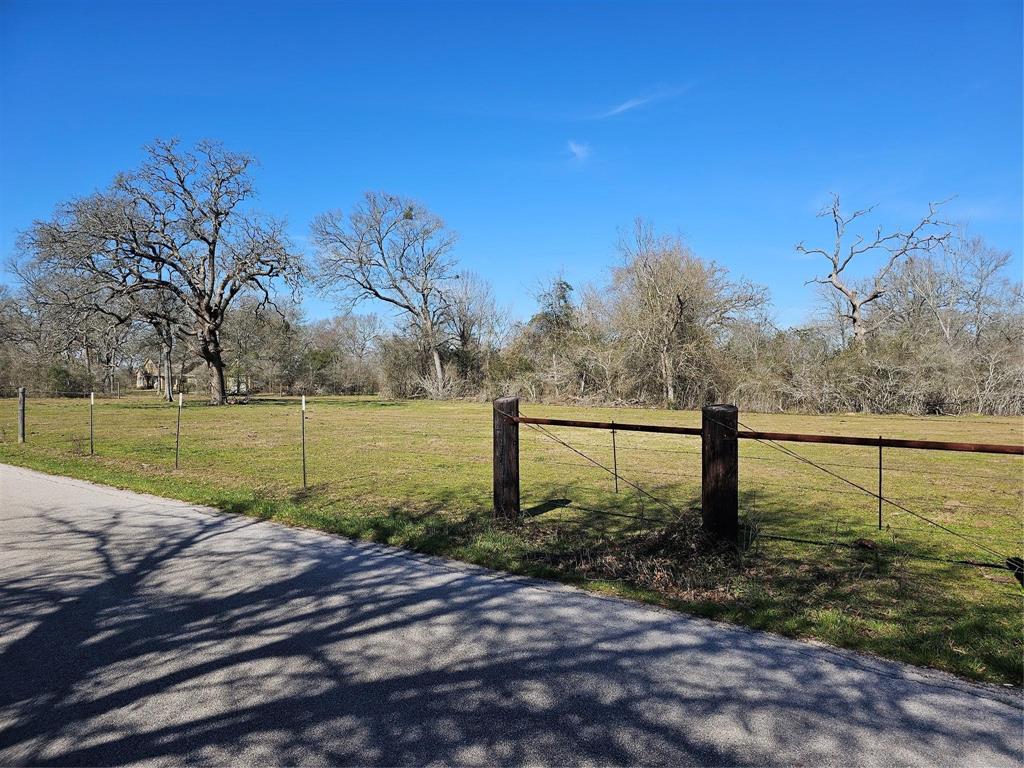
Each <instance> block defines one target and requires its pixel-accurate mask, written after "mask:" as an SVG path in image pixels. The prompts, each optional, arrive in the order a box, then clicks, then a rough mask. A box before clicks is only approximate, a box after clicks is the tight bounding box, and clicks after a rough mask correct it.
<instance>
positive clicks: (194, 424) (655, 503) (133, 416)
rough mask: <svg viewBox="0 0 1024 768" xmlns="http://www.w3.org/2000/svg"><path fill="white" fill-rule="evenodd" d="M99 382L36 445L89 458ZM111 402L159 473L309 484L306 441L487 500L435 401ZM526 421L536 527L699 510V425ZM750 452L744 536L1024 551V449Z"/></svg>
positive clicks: (744, 458)
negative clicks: (432, 405) (304, 407)
mask: <svg viewBox="0 0 1024 768" xmlns="http://www.w3.org/2000/svg"><path fill="white" fill-rule="evenodd" d="M88 394H89V393H71V394H70V398H71V399H70V400H69V401H68V402H63V401H62V400H52V401H47V400H42V399H40V398H39V397H38V396H36V397H35V399H33V397H32V396H31V395H30V398H29V417H28V432H29V434H28V440H29V442H31V443H32V444H33V445H34V446H36V447H37V448H41V449H42V450H45V451H50V452H53V453H54V454H56V455H72V456H86V455H88V453H89V432H90V409H89V397H88ZM76 397H77V398H81V400H82V402H81V403H79V402H78V401H77V400H75V399H74V398H76ZM112 400H116V398H111V397H107V398H102V397H100V396H97V402H96V405H95V408H94V410H93V411H92V419H93V420H94V422H95V423H94V424H93V428H94V430H93V431H94V451H95V453H96V454H97V455H99V456H101V457H116V458H118V459H120V460H124V461H131V462H133V463H135V464H140V465H143V466H144V467H145V468H147V469H148V470H151V471H172V470H173V469H174V466H175V462H176V459H178V454H179V452H180V466H181V468H182V471H190V470H191V471H195V470H202V472H203V474H204V475H206V476H208V477H209V478H210V479H211V481H212V480H215V479H216V478H217V477H218V476H220V474H223V476H225V477H226V476H228V475H229V474H232V473H234V474H240V473H244V475H245V476H247V477H255V478H259V480H260V482H266V483H268V484H269V483H272V482H273V483H277V484H280V485H289V484H290V485H292V486H298V485H300V484H301V480H302V471H301V465H300V461H301V446H302V444H303V442H304V441H308V443H309V445H308V450H307V453H308V462H309V467H308V471H309V483H310V484H312V485H315V486H322V485H325V484H333V485H334V486H335V487H336V488H337V489H338V491H339V492H344V491H345V490H346V489H349V490H351V491H352V492H367V493H369V492H372V491H373V489H374V487H375V486H376V487H379V486H381V485H382V484H394V483H396V482H400V483H408V484H409V486H412V485H413V484H414V483H418V484H420V485H421V486H422V487H423V488H429V489H431V493H434V495H436V497H437V498H445V494H446V493H450V494H453V495H454V494H456V493H461V494H463V495H467V494H468V495H469V496H470V497H471V498H472V500H473V501H474V502H477V503H480V504H486V503H487V498H488V491H489V479H490V468H491V463H492V460H493V458H492V448H493V442H492V436H491V434H490V431H491V430H490V422H489V420H487V419H485V418H480V419H479V420H478V421H474V422H472V423H468V424H467V423H466V422H465V420H464V419H463V418H461V417H460V419H453V418H448V417H446V416H445V413H444V411H443V410H439V411H438V414H437V416H436V417H432V418H431V419H430V420H429V421H428V422H426V423H423V424H419V425H418V424H416V423H414V422H413V421H412V420H410V419H408V418H407V417H406V416H405V414H404V411H403V409H402V408H401V407H399V406H396V407H394V408H390V409H389V407H388V406H385V405H381V406H379V407H374V408H372V409H369V407H368V409H369V410H370V411H372V414H369V415H367V414H364V413H362V411H360V416H359V418H358V419H355V418H350V417H353V416H354V412H353V411H352V410H346V408H347V406H346V401H345V400H343V399H337V400H336V401H335V400H334V399H332V398H316V399H311V401H310V410H309V412H308V413H305V412H300V411H299V403H298V401H297V400H287V399H270V400H268V401H267V403H269V404H271V405H273V406H280V407H267V408H265V409H263V410H262V411H260V417H259V418H256V419H245V418H235V415H237V414H239V413H240V412H242V413H244V412H245V411H244V410H242V409H244V408H248V407H250V406H238V407H237V409H236V408H232V409H227V411H217V410H216V409H215V410H213V411H206V405H205V403H203V402H199V401H192V402H189V401H186V402H185V403H184V409H183V411H179V410H178V409H177V408H175V407H173V406H172V405H170V404H167V403H165V402H163V401H161V400H159V399H158V398H157V397H155V396H153V395H150V396H149V397H148V398H147V399H142V398H139V397H138V396H134V397H128V398H124V399H122V400H121V401H120V402H111V401H112ZM174 405H177V404H174ZM334 406H337V407H334ZM253 407H256V408H260V407H261V406H260V405H259V404H257V405H255V406H253ZM199 409H203V410H199ZM182 413H183V416H182V418H181V420H180V421H179V422H178V423H177V424H176V416H178V415H180V414H182ZM214 413H219V414H224V413H226V414H227V415H226V416H224V415H220V416H217V417H216V418H215V417H214V416H213V414H214ZM207 414H209V416H207ZM300 419H301V421H300ZM225 420H228V421H231V420H234V421H236V422H238V423H236V424H233V425H226V423H225ZM740 426H741V427H742V429H743V430H745V431H746V432H750V433H754V432H755V430H753V429H751V428H750V427H749V426H748V425H745V424H741V425H740ZM524 427H525V429H523V430H521V440H522V447H521V451H520V463H521V465H522V476H523V478H524V481H525V482H524V489H523V508H524V510H525V511H526V514H527V515H528V516H529V517H530V518H531V519H532V520H533V521H534V522H535V523H538V524H539V523H543V522H544V521H546V520H551V521H555V522H557V524H559V525H562V524H566V525H576V526H587V525H594V524H597V521H599V520H605V521H619V522H620V523H621V524H622V525H623V526H627V527H631V528H634V529H635V528H656V527H658V526H664V525H666V524H667V523H670V522H671V521H673V520H675V519H677V518H678V517H679V516H681V515H684V514H689V513H693V512H695V511H697V510H699V508H700V499H701V438H700V437H699V434H698V433H699V430H698V429H696V428H692V429H690V431H689V432H688V433H686V434H673V433H670V432H664V431H650V432H648V431H645V430H643V429H622V428H621V427H620V426H618V425H616V426H615V428H614V429H612V428H611V425H610V424H609V425H608V427H609V428H607V429H603V430H601V429H592V428H590V429H581V428H578V427H575V426H561V425H555V424H530V423H524ZM656 429H660V428H656ZM303 432H305V433H306V434H305V435H303V434H301V433H303ZM16 433H17V425H16V409H15V408H14V407H13V404H12V407H4V408H3V409H2V411H0V441H2V442H7V443H11V442H14V441H15V436H16ZM739 461H740V473H739V496H740V514H741V519H742V521H743V523H744V524H745V531H747V532H748V534H749V532H751V531H753V532H754V535H756V536H757V537H759V538H762V539H771V538H773V537H774V538H775V539H778V540H780V541H782V540H789V541H792V542H794V543H804V544H807V545H815V546H850V547H862V546H865V545H866V544H867V543H868V542H873V543H874V544H875V545H884V546H887V547H888V548H889V549H890V550H893V551H896V550H899V551H904V552H906V553H907V554H908V556H913V557H920V558H922V559H927V558H937V559H942V560H945V561H950V562H962V563H963V564H982V565H988V566H993V567H1005V563H1006V561H1007V560H1012V559H1013V558H1014V557H1016V556H1019V553H1020V552H1022V551H1024V472H1022V463H1021V458H1020V456H1015V455H996V454H991V455H990V454H979V453H966V452H949V451H934V452H932V451H921V450H917V449H913V448H900V447H886V448H884V456H883V464H882V469H883V475H882V488H881V490H879V487H878V476H877V474H878V456H877V448H872V447H871V446H868V445H839V446H837V445H830V444H823V443H805V444H802V445H800V446H799V447H794V446H793V445H790V444H784V443H783V442H782V441H780V440H776V439H772V438H760V437H751V438H746V439H742V440H741V441H740V456H739ZM356 464H358V467H359V470H358V471H353V468H352V467H353V465H356ZM396 478H397V479H396ZM410 493H412V491H410ZM423 493H424V495H426V494H427V492H426V491H423ZM879 501H881V504H882V520H881V529H879V524H878V503H879Z"/></svg>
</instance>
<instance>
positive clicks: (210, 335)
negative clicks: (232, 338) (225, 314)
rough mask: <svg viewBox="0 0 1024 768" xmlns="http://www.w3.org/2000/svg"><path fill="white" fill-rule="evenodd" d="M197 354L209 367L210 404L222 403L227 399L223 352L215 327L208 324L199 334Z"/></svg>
mask: <svg viewBox="0 0 1024 768" xmlns="http://www.w3.org/2000/svg"><path fill="white" fill-rule="evenodd" d="M199 354H200V355H201V356H202V358H203V360H205V361H206V365H207V367H209V369H210V405H224V404H225V403H227V401H228V397H227V387H226V386H225V382H224V354H223V350H222V349H221V346H220V337H219V335H218V333H217V328H216V327H215V326H213V325H208V326H206V327H205V328H203V329H202V332H201V334H200V336H199Z"/></svg>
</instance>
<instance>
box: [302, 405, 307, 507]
mask: <svg viewBox="0 0 1024 768" xmlns="http://www.w3.org/2000/svg"><path fill="white" fill-rule="evenodd" d="M302 490H306V396H305V395H303V396H302Z"/></svg>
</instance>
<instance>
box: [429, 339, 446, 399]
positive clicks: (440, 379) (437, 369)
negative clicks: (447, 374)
mask: <svg viewBox="0 0 1024 768" xmlns="http://www.w3.org/2000/svg"><path fill="white" fill-rule="evenodd" d="M430 353H431V355H433V357H434V373H435V374H436V375H437V392H438V394H441V393H442V392H443V391H444V370H443V369H442V368H441V353H440V352H438V351H437V347H436V346H431V348H430Z"/></svg>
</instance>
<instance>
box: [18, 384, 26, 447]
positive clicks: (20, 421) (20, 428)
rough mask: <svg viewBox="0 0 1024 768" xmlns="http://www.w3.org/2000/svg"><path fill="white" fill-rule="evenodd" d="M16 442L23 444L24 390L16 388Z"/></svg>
mask: <svg viewBox="0 0 1024 768" xmlns="http://www.w3.org/2000/svg"><path fill="white" fill-rule="evenodd" d="M18 442H19V443H24V442H25V388H24V387H18Z"/></svg>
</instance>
